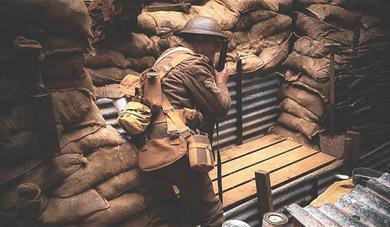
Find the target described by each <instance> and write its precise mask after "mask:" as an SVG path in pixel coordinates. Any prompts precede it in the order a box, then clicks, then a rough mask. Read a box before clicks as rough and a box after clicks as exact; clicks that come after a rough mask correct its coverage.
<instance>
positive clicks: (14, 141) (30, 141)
mask: <svg viewBox="0 0 390 227" xmlns="http://www.w3.org/2000/svg"><path fill="white" fill-rule="evenodd" d="M42 149H43V147H42V143H41V135H40V134H39V132H38V131H32V130H26V131H21V132H18V133H15V134H13V135H11V137H10V138H9V140H8V141H0V163H1V164H5V163H14V162H23V161H24V160H28V159H30V158H34V157H39V156H40V155H42V152H43V150H42Z"/></svg>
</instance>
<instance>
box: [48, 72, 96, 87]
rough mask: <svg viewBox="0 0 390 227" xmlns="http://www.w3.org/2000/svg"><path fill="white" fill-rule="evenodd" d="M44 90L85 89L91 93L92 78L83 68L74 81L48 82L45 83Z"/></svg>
mask: <svg viewBox="0 0 390 227" xmlns="http://www.w3.org/2000/svg"><path fill="white" fill-rule="evenodd" d="M44 84H45V89H46V90H48V91H49V92H50V91H56V90H59V89H69V88H85V89H87V90H89V91H90V92H92V91H93V85H92V78H91V75H90V74H89V72H88V71H87V70H86V69H85V68H84V69H83V73H82V74H81V75H80V78H74V79H60V80H50V81H45V80H44Z"/></svg>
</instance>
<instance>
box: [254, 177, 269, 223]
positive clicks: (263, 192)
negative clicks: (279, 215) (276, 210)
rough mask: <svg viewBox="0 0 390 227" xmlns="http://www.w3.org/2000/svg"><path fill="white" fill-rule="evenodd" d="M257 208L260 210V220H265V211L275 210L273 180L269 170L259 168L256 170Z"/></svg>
mask: <svg viewBox="0 0 390 227" xmlns="http://www.w3.org/2000/svg"><path fill="white" fill-rule="evenodd" d="M255 179H256V191H257V193H256V194H257V208H258V210H259V220H260V221H261V220H263V216H264V214H265V213H267V212H269V211H272V210H273V205H272V192H271V180H270V174H269V172H266V171H262V170H257V171H256V172H255Z"/></svg>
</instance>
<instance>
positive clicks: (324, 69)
mask: <svg viewBox="0 0 390 227" xmlns="http://www.w3.org/2000/svg"><path fill="white" fill-rule="evenodd" d="M284 64H285V65H286V66H287V67H288V68H291V69H293V70H294V71H297V72H303V73H304V74H306V75H308V76H310V77H311V78H313V79H314V80H317V81H327V80H328V79H329V73H330V72H329V68H330V66H329V65H330V61H329V59H328V58H325V57H324V58H311V57H308V56H304V55H301V54H299V53H297V52H296V51H293V52H291V54H290V55H288V57H287V59H286V61H285V62H284Z"/></svg>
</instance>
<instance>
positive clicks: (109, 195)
mask: <svg viewBox="0 0 390 227" xmlns="http://www.w3.org/2000/svg"><path fill="white" fill-rule="evenodd" d="M139 183H140V172H139V170H138V169H132V170H129V171H126V172H123V173H120V174H118V175H116V176H114V177H112V178H110V179H108V180H107V181H105V182H103V183H101V184H99V185H98V186H97V187H96V190H97V191H98V192H99V194H100V195H101V196H103V197H104V198H106V199H107V200H111V199H114V198H116V197H118V196H119V195H121V194H123V193H124V192H125V191H127V190H129V189H132V188H134V187H135V186H137V185H138V184H139Z"/></svg>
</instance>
